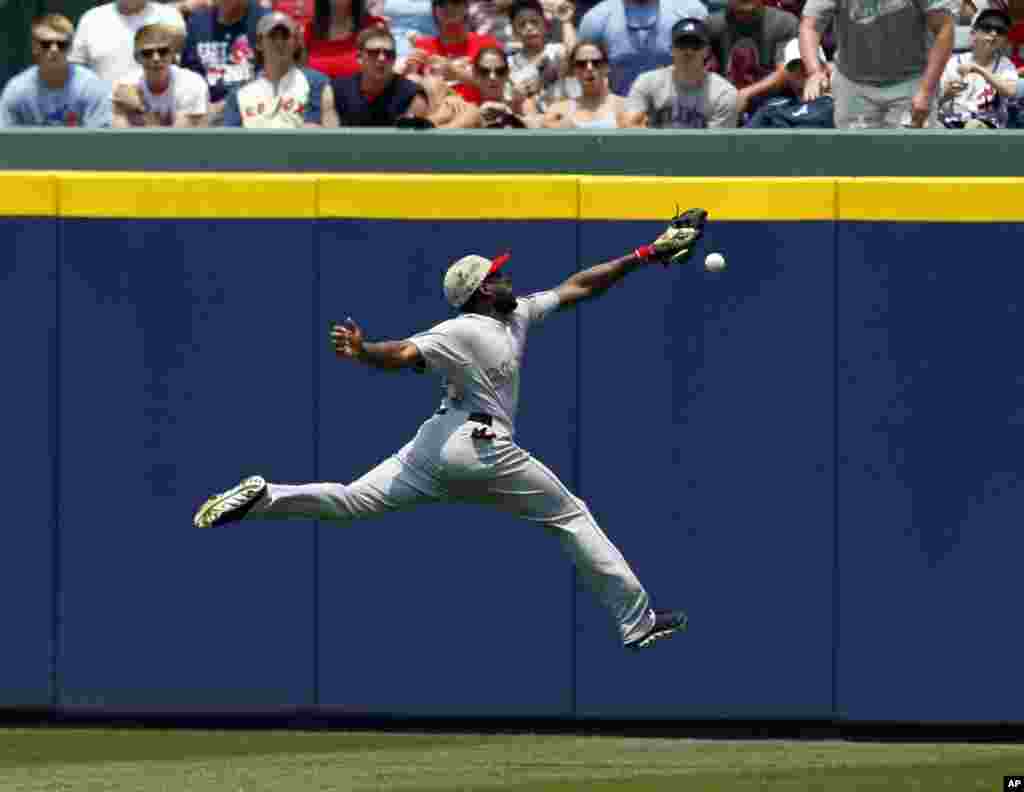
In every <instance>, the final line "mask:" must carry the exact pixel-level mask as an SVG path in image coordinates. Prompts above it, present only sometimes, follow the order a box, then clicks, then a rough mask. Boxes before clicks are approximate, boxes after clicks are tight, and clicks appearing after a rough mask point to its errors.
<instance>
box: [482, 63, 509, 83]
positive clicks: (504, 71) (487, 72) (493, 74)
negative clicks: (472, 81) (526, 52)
mask: <svg viewBox="0 0 1024 792" xmlns="http://www.w3.org/2000/svg"><path fill="white" fill-rule="evenodd" d="M476 73H477V74H479V75H480V76H481V77H489V78H490V79H492V80H500V79H502V78H504V77H508V66H497V67H495V68H493V69H485V68H483V67H482V66H477V67H476Z"/></svg>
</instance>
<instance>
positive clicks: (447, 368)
mask: <svg viewBox="0 0 1024 792" xmlns="http://www.w3.org/2000/svg"><path fill="white" fill-rule="evenodd" d="M557 307H558V296H557V295H556V294H555V293H554V292H552V291H546V292H539V293H537V294H533V295H530V296H528V297H525V298H520V299H519V303H518V306H517V307H516V309H515V311H513V312H512V313H511V314H510V315H509V316H508V317H507V318H506V319H503V320H498V319H494V318H491V317H489V316H482V315H479V314H473V313H466V314H460V315H459V316H457V317H455V318H454V319H450V320H448V321H445V322H441V323H440V324H438V325H436V326H434V327H433V328H431V329H430V330H428V331H426V332H424V333H420V334H419V335H416V336H413V337H412V338H411V339H410V341H411V342H412V343H413V344H415V345H416V347H417V348H418V349H419V351H420V354H421V355H422V357H423V359H424V360H425V361H426V364H427V367H428V369H430V370H431V371H433V372H435V373H437V374H439V375H440V376H441V377H442V379H443V387H444V398H443V399H442V401H441V406H440V408H439V409H438V411H437V413H436V414H434V415H433V416H432V417H430V418H429V419H427V420H426V421H425V422H424V423H423V425H422V426H421V427H420V429H419V431H418V432H417V433H416V436H415V437H414V438H413V439H412V440H411V441H410V442H409V443H407V444H406V445H405V446H404V447H403V448H402V449H401V450H400V451H399V452H398V453H397V454H395V455H394V456H391V457H390V458H388V459H386V460H385V461H384V462H382V463H381V464H380V465H378V466H377V467H376V468H374V469H373V470H371V471H370V472H368V473H366V474H365V475H364V476H362V477H361V478H359V479H358V480H357V481H354V482H352V483H351V484H335V483H319V484H303V485H286V484H268V485H267V491H266V494H265V495H264V496H263V497H262V498H261V499H260V500H259V501H258V502H257V503H256V504H255V505H254V506H253V508H252V509H251V511H249V513H248V514H247V516H246V519H260V518H262V519H275V518H289V517H293V518H305V519H320V520H351V519H358V518H364V517H373V516H375V515H378V514H383V513H385V512H390V511H397V510H400V509H406V508H409V507H411V506H415V505H417V504H422V503H436V502H438V501H444V502H459V503H480V504H488V505H491V506H495V507H496V508H498V509H500V510H501V511H504V512H508V513H509V514H514V515H516V516H518V517H522V518H524V519H526V520H530V521H532V522H536V523H539V524H541V525H543V526H545V527H546V528H548V529H549V530H550V531H551V532H552V533H553V534H554V535H556V536H558V538H559V540H560V541H561V543H562V546H563V548H564V549H565V550H566V552H567V553H568V554H569V556H570V557H571V558H572V559H573V562H574V563H575V564H576V567H577V569H578V570H579V573H580V574H581V576H582V577H583V579H584V580H585V581H586V583H587V585H588V587H589V588H590V589H591V590H592V591H593V592H594V593H595V594H596V595H597V597H598V598H599V599H600V601H601V602H602V604H603V605H604V606H605V607H606V608H607V609H608V611H609V612H610V614H611V616H612V618H613V619H614V620H615V623H616V624H617V625H618V629H619V634H620V635H621V638H622V641H623V642H624V643H626V642H629V641H630V640H632V639H635V638H637V637H638V636H640V635H642V634H643V633H645V632H646V631H647V630H649V629H650V628H651V626H652V615H651V609H650V602H649V598H648V596H647V592H646V591H644V588H643V586H641V585H640V581H639V580H637V578H636V575H634V574H633V571H632V569H630V567H629V564H628V563H627V562H626V560H625V559H624V558H623V557H622V554H621V553H620V552H619V551H618V549H617V548H616V547H615V545H613V544H612V542H611V541H610V540H609V539H608V537H607V536H605V534H604V533H603V532H602V531H601V528H600V527H599V526H598V525H597V522H596V521H595V520H594V517H593V516H592V515H591V513H590V511H589V509H587V506H586V504H585V503H584V502H583V501H582V500H580V499H579V498H577V497H575V496H574V495H573V494H572V493H571V492H569V490H568V489H567V488H566V487H565V485H564V484H562V482H561V481H560V480H559V479H558V477H557V476H556V475H555V474H554V473H553V472H552V471H550V470H549V469H548V468H547V467H545V466H544V465H543V464H541V463H540V462H539V461H537V460H536V459H534V458H533V457H532V456H531V455H530V454H529V453H528V452H527V451H525V450H523V449H522V448H520V447H519V446H518V445H517V444H516V442H515V419H516V412H517V410H518V406H519V378H520V368H521V366H522V362H523V354H524V352H525V349H526V335H527V332H528V331H529V329H530V327H531V326H532V325H533V324H534V323H535V322H539V321H541V320H543V319H544V318H545V317H547V316H548V315H549V314H550V313H551V312H552V311H554V310H555V309H556V308H557ZM471 413H485V414H487V415H489V416H491V419H492V422H491V425H490V428H489V431H488V432H487V434H488V435H493V436H490V437H482V436H480V435H481V429H488V427H487V426H486V425H484V424H481V423H476V422H474V421H472V420H471V419H470V414H471Z"/></svg>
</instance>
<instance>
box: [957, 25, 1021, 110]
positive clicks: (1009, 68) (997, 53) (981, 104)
mask: <svg viewBox="0 0 1024 792" xmlns="http://www.w3.org/2000/svg"><path fill="white" fill-rule="evenodd" d="M1012 24H1013V23H1012V22H1011V20H1010V15H1009V14H1008V13H1007V12H1006V11H1003V10H1002V9H1000V8H989V9H986V10H984V11H979V12H978V13H977V14H975V16H974V20H973V22H972V23H971V51H970V52H957V53H954V55H953V56H952V57H951V58H950V59H949V62H948V63H947V64H946V68H945V70H944V71H943V73H942V82H941V89H940V91H939V96H940V98H939V120H940V121H941V122H942V124H943V126H945V127H947V128H950V129H963V128H967V129H1002V128H1004V127H1005V126H1006V121H1007V113H1006V109H1007V102H1008V100H1010V99H1012V98H1014V96H1015V95H1016V92H1017V81H1018V80H1017V68H1016V67H1015V66H1014V65H1013V61H1011V60H1010V59H1009V58H1008V57H1007V56H1006V55H1005V54H1004V50H1005V49H1006V42H1007V38H1006V34H1007V33H1008V32H1009V31H1010V27H1012Z"/></svg>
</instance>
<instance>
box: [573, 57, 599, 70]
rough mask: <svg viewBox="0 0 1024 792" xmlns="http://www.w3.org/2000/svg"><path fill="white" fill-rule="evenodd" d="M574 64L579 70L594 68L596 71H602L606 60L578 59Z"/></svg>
mask: <svg viewBox="0 0 1024 792" xmlns="http://www.w3.org/2000/svg"><path fill="white" fill-rule="evenodd" d="M572 63H573V66H575V67H576V68H577V69H585V68H587V66H593V67H594V68H595V69H600V68H601V67H602V66H604V58H578V59H576V60H574V61H573V62H572Z"/></svg>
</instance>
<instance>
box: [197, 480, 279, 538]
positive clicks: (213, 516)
mask: <svg viewBox="0 0 1024 792" xmlns="http://www.w3.org/2000/svg"><path fill="white" fill-rule="evenodd" d="M266 491H267V482H266V481H264V480H263V477H262V476H250V477H249V478H247V479H242V481H241V482H239V483H238V484H236V485H235V486H233V487H232V488H231V489H229V490H227V491H226V492H222V493H220V494H219V495H214V496H213V497H212V498H210V499H209V500H207V501H206V503H204V504H203V505H202V506H200V507H199V511H197V512H196V515H195V517H193V518H192V524H193V525H194V526H195V527H196V528H214V527H216V526H218V525H225V524H227V523H232V522H237V521H238V520H241V519H242V518H243V517H245V515H246V514H248V512H249V509H251V508H252V507H253V506H254V505H255V504H256V501H258V500H259V499H260V498H261V497H263V493H265V492H266Z"/></svg>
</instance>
